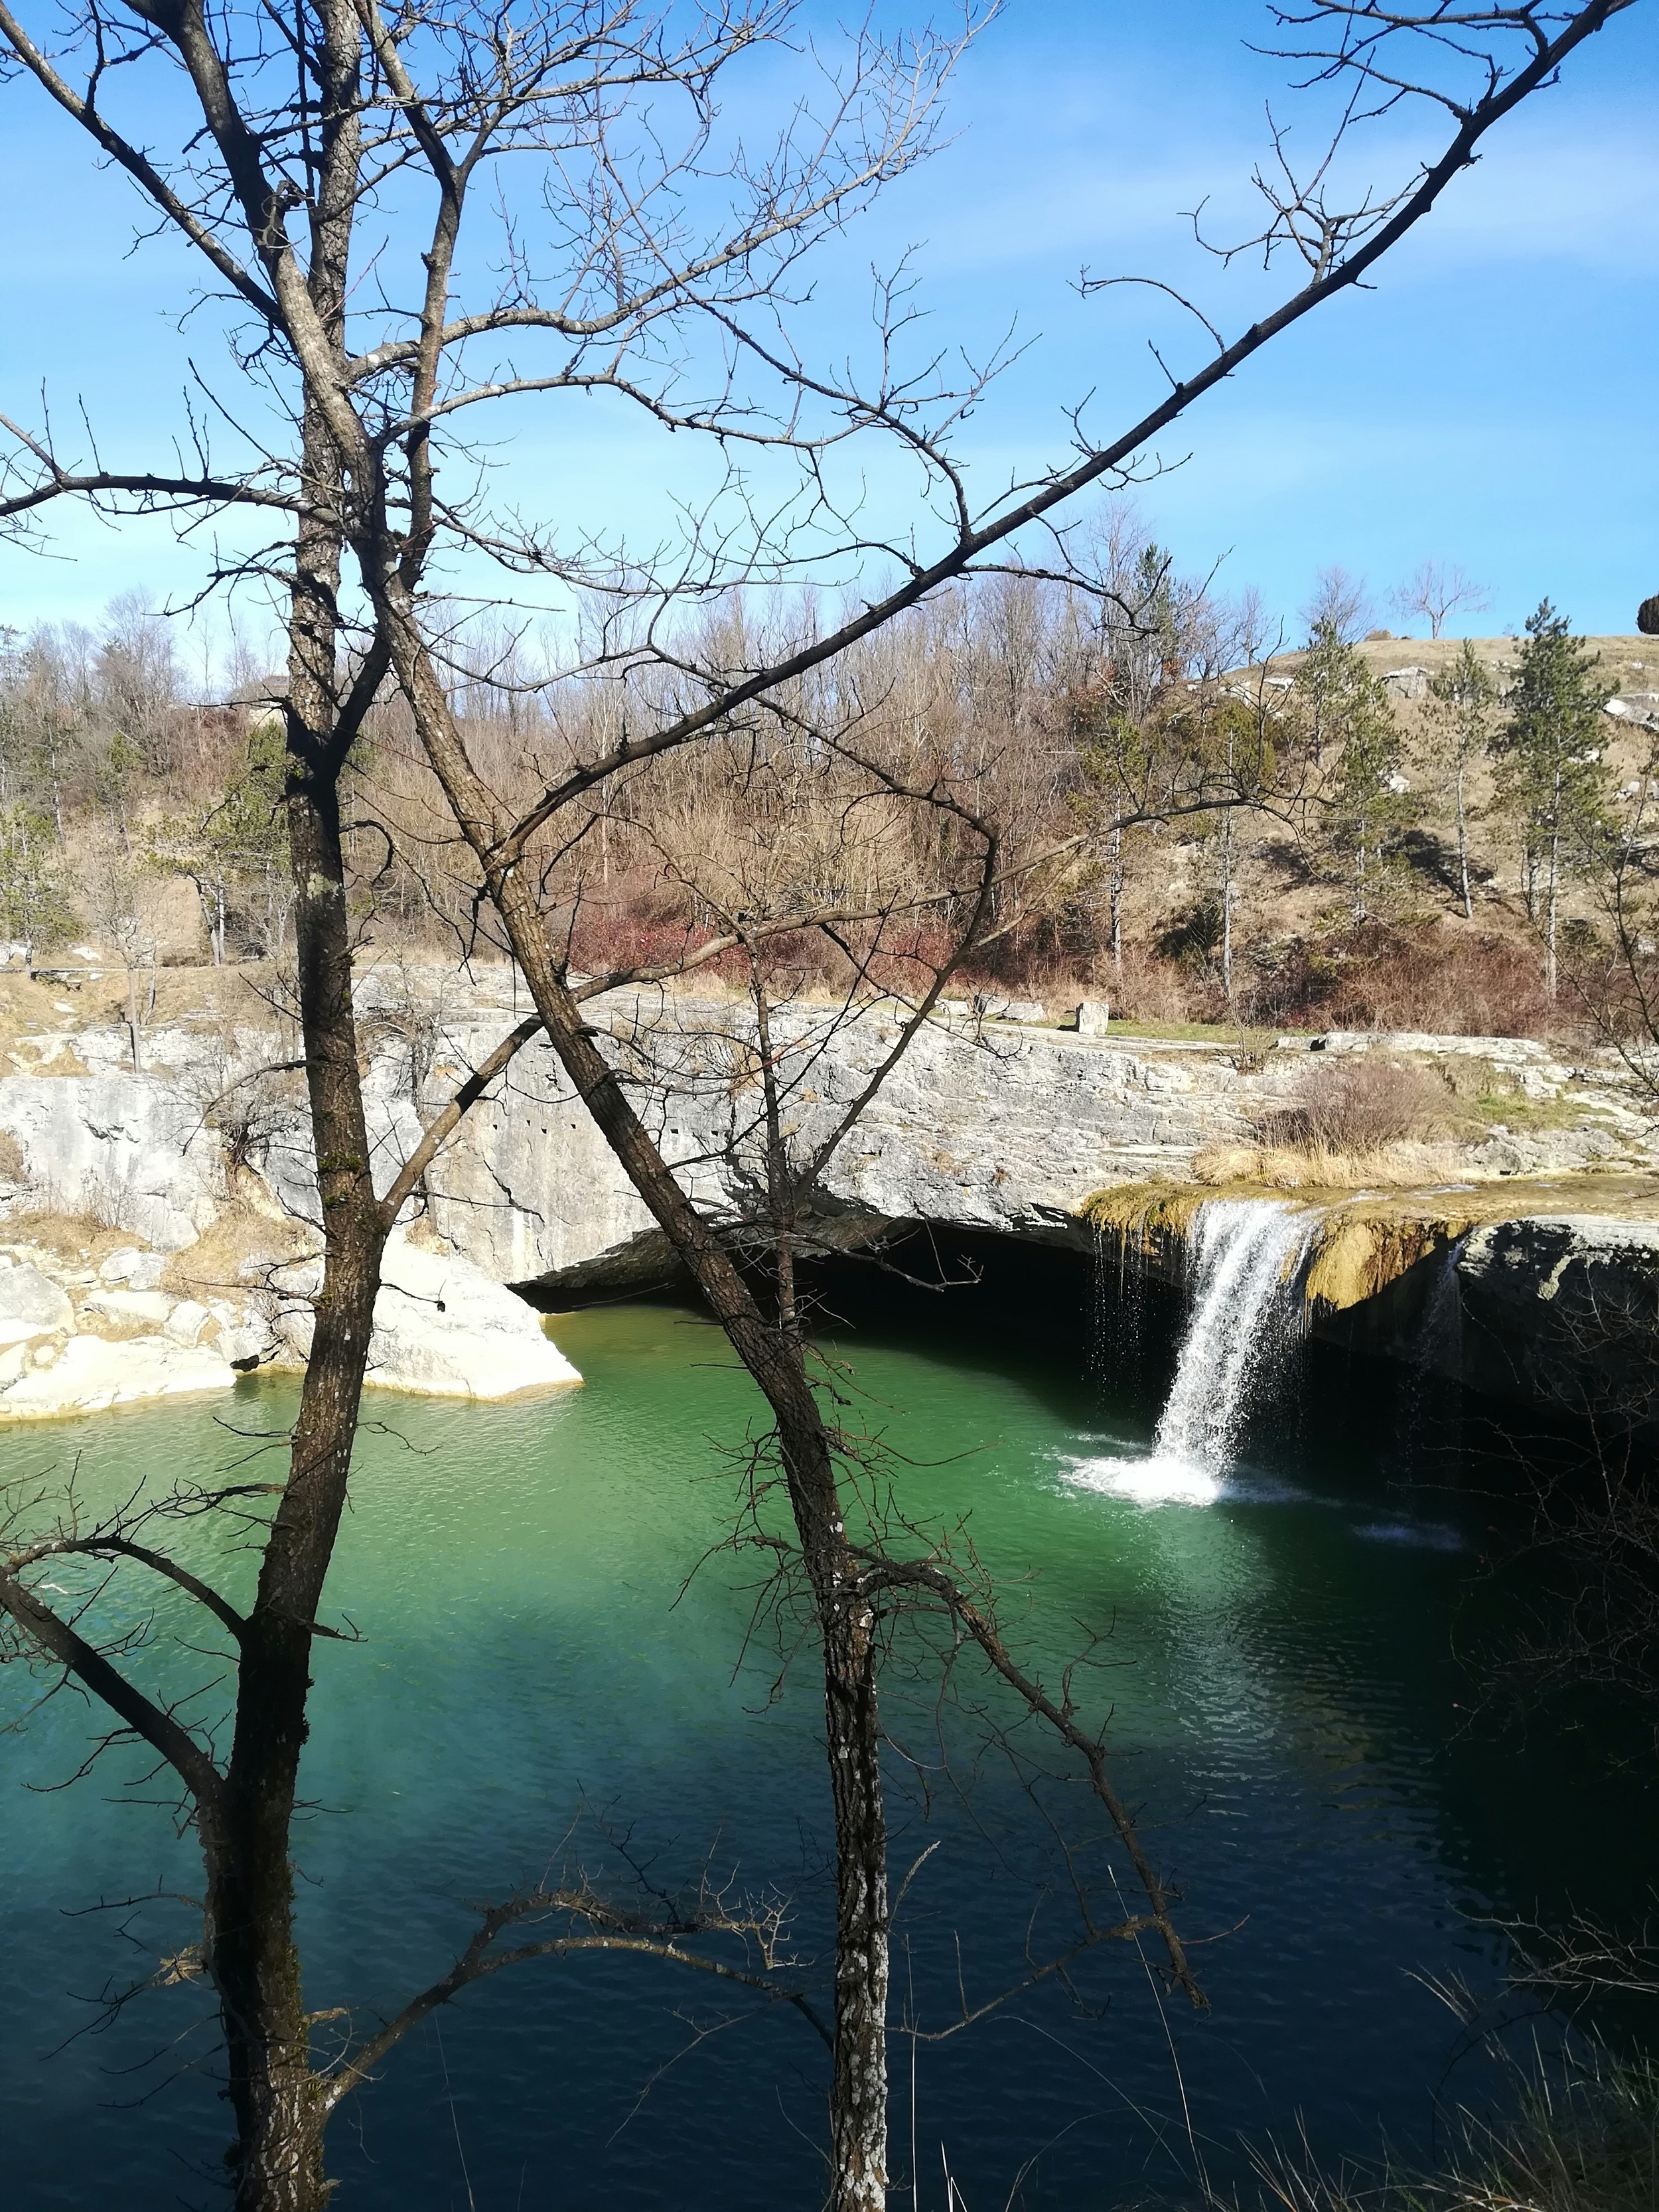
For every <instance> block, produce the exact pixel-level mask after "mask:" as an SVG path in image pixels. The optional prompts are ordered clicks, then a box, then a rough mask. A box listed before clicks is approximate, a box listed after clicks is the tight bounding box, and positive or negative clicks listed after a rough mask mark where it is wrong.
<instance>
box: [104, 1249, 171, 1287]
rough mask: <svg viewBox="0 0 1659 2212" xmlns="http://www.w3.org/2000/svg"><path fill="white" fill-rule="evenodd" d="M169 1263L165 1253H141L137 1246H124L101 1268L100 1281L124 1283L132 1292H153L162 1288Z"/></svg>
mask: <svg viewBox="0 0 1659 2212" xmlns="http://www.w3.org/2000/svg"><path fill="white" fill-rule="evenodd" d="M166 1266H167V1255H166V1253H165V1252H141V1251H140V1250H139V1249H138V1247H137V1245H136V1244H124V1245H123V1246H122V1247H121V1249H120V1250H119V1251H118V1252H112V1253H111V1254H110V1255H109V1257H108V1259H107V1260H106V1261H104V1263H103V1265H102V1267H100V1268H99V1270H98V1279H99V1281H100V1283H123V1284H125V1285H126V1287H127V1289H128V1290H130V1291H153V1290H155V1289H157V1288H159V1287H160V1285H161V1273H162V1270H163V1269H164V1268H165V1267H166Z"/></svg>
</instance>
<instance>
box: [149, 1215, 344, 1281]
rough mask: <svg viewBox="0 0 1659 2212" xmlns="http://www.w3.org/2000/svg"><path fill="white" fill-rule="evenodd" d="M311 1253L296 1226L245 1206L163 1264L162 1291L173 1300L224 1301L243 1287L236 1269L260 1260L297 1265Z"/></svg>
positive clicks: (225, 1216) (280, 1216)
mask: <svg viewBox="0 0 1659 2212" xmlns="http://www.w3.org/2000/svg"><path fill="white" fill-rule="evenodd" d="M309 1249H311V1246H310V1243H309V1240H308V1239H307V1237H306V1235H305V1233H304V1231H302V1230H301V1227H300V1226H299V1225H298V1224H297V1223H295V1222H293V1221H290V1220H289V1218H287V1217H286V1216H285V1215H283V1214H276V1213H268V1212H262V1211H259V1210H258V1209H256V1208H255V1207H253V1206H247V1205H245V1204H244V1205H239V1206H228V1207H227V1208H226V1210H225V1211H224V1212H222V1214H221V1215H220V1216H219V1218H218V1219H217V1220H216V1221H215V1222H214V1223H213V1225H212V1226H211V1227H210V1228H209V1229H206V1230H204V1231H203V1233H202V1234H201V1236H199V1237H197V1240H196V1242H195V1243H193V1244H187V1245H185V1249H184V1250H183V1251H182V1252H175V1253H174V1254H173V1256H172V1258H171V1259H170V1260H169V1261H167V1268H166V1271H165V1272H164V1273H163V1274H162V1277H161V1287H162V1288H163V1289H164V1290H167V1291H172V1292H173V1296H174V1297H191V1298H200V1299H206V1298H210V1297H225V1296H226V1295H227V1294H234V1293H236V1292H239V1291H245V1290H246V1288H247V1285H246V1283H245V1282H244V1281H243V1280H242V1279H241V1274H240V1269H241V1267H242V1266H243V1264H244V1263H245V1262H246V1261H249V1260H252V1259H255V1258H257V1257H258V1256H260V1255H264V1256H266V1257H269V1258H271V1259H275V1260H297V1259H299V1258H301V1256H302V1255H304V1254H305V1253H306V1252H307V1251H308V1250H309Z"/></svg>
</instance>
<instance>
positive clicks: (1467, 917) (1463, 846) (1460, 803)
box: [1457, 758, 1474, 921]
mask: <svg viewBox="0 0 1659 2212" xmlns="http://www.w3.org/2000/svg"><path fill="white" fill-rule="evenodd" d="M1464 774H1465V769H1464V764H1463V762H1462V759H1461V758H1460V759H1459V761H1458V763H1457V882H1458V888H1459V889H1460V890H1461V891H1462V894H1463V919H1464V921H1474V901H1473V900H1472V899H1471V898H1470V896H1469V836H1468V809H1467V807H1466V805H1465V804H1464V799H1463V778H1464Z"/></svg>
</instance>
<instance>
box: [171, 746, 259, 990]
mask: <svg viewBox="0 0 1659 2212" xmlns="http://www.w3.org/2000/svg"><path fill="white" fill-rule="evenodd" d="M284 774H285V757H284V738H283V726H282V724H281V723H280V721H278V720H276V717H275V716H274V715H268V716H266V717H265V718H264V720H260V721H258V722H257V723H256V724H255V725H254V726H253V728H252V731H251V732H250V733H249V736H248V741H247V751H246V757H245V758H244V761H243V764H242V766H241V767H240V769H238V770H237V772H236V774H235V775H234V776H232V778H231V779H230V781H229V782H228V784H227V785H226V787H225V790H224V793H223V795H222V797H221V798H220V799H218V800H217V801H216V803H215V804H214V805H211V806H210V807H209V808H208V809H207V810H206V811H205V812H204V813H203V814H201V815H199V816H190V817H173V818H172V819H170V820H167V821H165V822H163V823H161V824H160V825H159V826H158V828H157V829H156V832H155V836H154V837H153V838H152V840H151V846H150V859H151V862H152V865H154V866H158V867H162V868H166V869H169V870H172V871H173V872H177V873H178V874H179V875H183V876H188V877H189V878H190V880H191V882H192V883H193V884H195V886H196V895H197V897H198V898H199V899H200V901H201V902H202V915H203V919H204V921H205V922H206V924H207V933H208V942H209V945H210V948H211V951H212V954H213V959H214V964H215V965H216V966H219V967H222V965H223V964H224V961H225V957H226V935H227V931H228V924H229V921H230V919H231V916H232V915H233V913H234V911H235V910H236V909H237V908H239V907H246V906H247V905H252V906H253V907H254V908H256V910H257V911H258V922H259V927H260V933H261V934H262V935H263V937H264V940H265V950H266V952H267V954H268V955H269V956H270V957H272V958H275V957H276V954H277V952H278V951H279V949H280V947H281V944H282V939H283V932H284V930H285V928H286V927H287V921H288V908H289V877H288V870H287V867H286V866H285V865H284V862H285V854H286V831H285V829H284V826H283V811H282V809H283V777H284Z"/></svg>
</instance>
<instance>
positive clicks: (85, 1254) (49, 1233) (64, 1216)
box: [0, 1206, 143, 1267]
mask: <svg viewBox="0 0 1659 2212" xmlns="http://www.w3.org/2000/svg"><path fill="white" fill-rule="evenodd" d="M142 1241H143V1240H142V1239H141V1238H138V1237H133V1236H132V1235H131V1233H130V1232H129V1231H126V1230H125V1229H118V1228H115V1227H112V1225H110V1224H109V1223H108V1222H105V1221H99V1220H97V1219H96V1218H94V1216H93V1215H91V1214H89V1213H66V1212H63V1211H61V1210H60V1209H59V1208H58V1207H55V1206H32V1207H30V1208H29V1209H27V1211H26V1212H17V1213H11V1214H8V1215H7V1216H6V1218H5V1219H4V1220H3V1221H0V1243H3V1244H8V1245H10V1244H33V1245H35V1246H37V1247H38V1248H39V1249H40V1250H41V1251H43V1252H50V1253H51V1254H52V1255H53V1257H54V1258H56V1259H58V1260H63V1261H70V1262H73V1261H77V1260H79V1261H85V1262H87V1263H88V1265H90V1266H92V1267H96V1266H97V1264H98V1262H99V1261H100V1260H106V1259H107V1258H108V1257H109V1255H110V1254H111V1253H112V1252H121V1251H125V1249H127V1248H128V1247H129V1246H131V1245H133V1244H137V1243H142Z"/></svg>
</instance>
